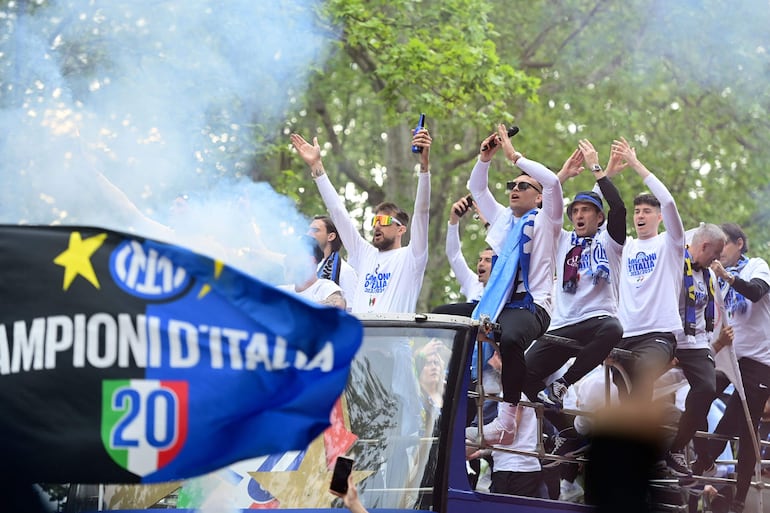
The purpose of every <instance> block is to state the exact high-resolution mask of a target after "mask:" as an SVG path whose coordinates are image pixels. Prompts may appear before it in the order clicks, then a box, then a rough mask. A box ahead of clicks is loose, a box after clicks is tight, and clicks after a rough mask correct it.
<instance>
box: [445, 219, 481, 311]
mask: <svg viewBox="0 0 770 513" xmlns="http://www.w3.org/2000/svg"><path fill="white" fill-rule="evenodd" d="M459 226H460V225H459V224H452V223H447V230H446V257H447V260H449V267H450V268H451V269H452V272H453V273H455V277H456V278H457V282H458V283H459V284H460V293H461V294H462V295H464V296H465V297H466V298H467V300H468V301H478V299H479V298H480V297H481V293H482V292H484V284H483V283H481V282H480V281H479V275H478V274H476V273H475V272H473V270H472V269H471V268H470V266H469V265H468V263H467V262H466V261H465V258H464V257H463V253H462V245H461V244H460V229H459Z"/></svg>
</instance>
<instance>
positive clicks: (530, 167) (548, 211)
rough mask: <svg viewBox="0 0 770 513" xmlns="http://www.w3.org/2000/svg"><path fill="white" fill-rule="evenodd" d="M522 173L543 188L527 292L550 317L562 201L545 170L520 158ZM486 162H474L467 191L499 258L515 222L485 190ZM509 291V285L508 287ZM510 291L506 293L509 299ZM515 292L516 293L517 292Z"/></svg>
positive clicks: (558, 185)
mask: <svg viewBox="0 0 770 513" xmlns="http://www.w3.org/2000/svg"><path fill="white" fill-rule="evenodd" d="M516 166H518V167H519V168H520V169H521V170H522V171H524V172H525V173H527V174H528V175H529V176H531V177H532V178H534V179H535V180H537V181H538V182H539V183H540V185H542V186H543V193H542V197H543V207H542V209H541V211H540V213H539V214H538V215H537V216H535V225H534V235H533V241H532V251H531V252H530V262H531V265H530V267H529V292H530V294H532V298H533V300H534V302H535V304H536V305H539V306H540V307H542V308H543V309H544V310H545V311H546V312H548V315H551V293H552V289H553V276H554V262H555V250H556V241H557V240H558V238H559V232H560V231H561V227H562V224H563V215H564V214H563V212H564V197H563V194H562V190H561V183H560V182H559V178H558V177H557V176H556V175H555V174H554V173H553V172H552V171H551V170H550V169H548V168H547V167H545V166H544V165H542V164H540V163H539V162H535V161H534V160H529V159H527V158H524V157H521V158H519V160H517V161H516ZM488 174H489V162H482V161H481V160H478V161H477V162H476V165H475V166H474V167H473V171H471V177H470V179H469V180H468V189H469V190H470V192H471V194H472V195H473V199H474V201H475V202H476V205H477V206H478V208H479V211H480V212H481V214H482V215H483V216H484V217H485V218H487V219H491V220H492V221H491V225H490V227H489V231H488V232H487V238H486V240H487V243H488V244H489V246H490V247H491V248H492V250H493V251H494V252H495V254H497V255H499V254H500V252H501V251H502V248H503V246H504V245H505V239H506V237H507V236H508V232H509V231H510V230H511V228H512V227H513V224H514V223H516V222H518V221H519V218H517V217H515V216H514V215H513V211H512V210H511V209H510V207H509V206H505V205H502V204H501V203H498V202H497V201H496V200H495V197H494V196H493V195H492V192H491V191H490V190H489V186H488V183H489V179H488ZM511 287H513V284H511ZM511 292H512V290H509V291H508V292H507V293H506V296H505V297H510V293H511ZM517 292H520V290H519V291H517Z"/></svg>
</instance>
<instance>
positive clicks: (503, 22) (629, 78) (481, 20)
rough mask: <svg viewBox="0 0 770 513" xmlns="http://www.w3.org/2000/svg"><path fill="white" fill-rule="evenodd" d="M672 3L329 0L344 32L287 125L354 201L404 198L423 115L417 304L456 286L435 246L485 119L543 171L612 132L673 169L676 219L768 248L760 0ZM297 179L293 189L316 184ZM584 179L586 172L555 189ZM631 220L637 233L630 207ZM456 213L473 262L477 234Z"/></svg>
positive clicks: (500, 179) (629, 183) (496, 182)
mask: <svg viewBox="0 0 770 513" xmlns="http://www.w3.org/2000/svg"><path fill="white" fill-rule="evenodd" d="M669 4H670V3H669V2H663V1H657V2H653V3H649V2H645V1H641V0H636V1H631V2H618V1H613V0H594V1H586V0H560V1H557V2H552V1H538V2H532V3H527V4H521V3H520V4H517V5H515V7H513V6H511V5H510V4H509V3H505V2H499V1H498V2H473V1H454V2H410V1H401V2H377V1H364V0H356V1H348V0H335V1H330V2H327V3H326V4H325V9H324V10H323V14H325V15H326V16H328V19H330V20H332V22H333V24H335V25H336V26H338V27H341V28H340V30H339V32H338V34H339V40H337V41H335V47H334V48H335V50H334V52H333V56H332V58H331V59H329V60H328V61H327V63H326V66H325V69H324V70H323V72H321V73H319V74H317V75H316V76H315V77H314V79H313V82H312V83H311V85H310V87H309V89H308V98H310V99H311V101H310V102H309V105H312V106H313V108H312V109H310V110H309V111H308V113H307V115H306V116H305V117H303V118H301V119H300V120H298V122H297V123H296V124H294V125H293V126H292V129H293V130H297V131H305V132H306V133H316V134H318V135H319V136H320V139H322V140H325V141H331V145H330V146H329V147H328V149H329V151H328V153H327V155H326V157H325V158H326V159H327V162H328V163H331V164H332V165H327V169H329V170H330V177H331V179H332V180H333V182H334V183H335V184H337V186H338V187H340V188H341V189H342V188H343V187H344V186H346V185H347V184H354V187H355V190H356V191H359V192H361V193H362V196H360V197H358V198H357V201H356V200H355V199H354V198H355V195H352V194H350V193H351V190H350V187H348V189H347V192H348V195H347V197H348V198H350V202H351V203H350V204H351V208H353V209H354V210H353V211H354V212H355V214H356V215H357V216H358V215H360V214H361V213H363V211H364V205H372V204H375V203H376V202H377V201H379V200H381V199H382V198H384V197H388V198H396V200H397V201H398V202H399V203H400V204H402V205H410V204H411V201H412V198H413V196H412V193H413V182H414V180H413V176H414V175H413V167H414V164H413V162H414V161H410V160H409V155H408V154H407V150H406V148H407V147H408V139H409V132H408V129H409V128H410V126H411V123H413V122H414V120H416V117H417V113H418V112H419V111H426V112H427V113H428V115H429V118H428V119H429V128H430V129H431V133H432V135H433V137H434V145H433V149H432V151H431V162H432V170H433V172H432V175H433V178H432V181H433V194H432V197H431V228H430V231H431V237H430V244H431V251H430V253H431V261H430V264H429V266H428V268H429V271H428V273H427V274H426V280H425V283H424V285H423V295H422V297H421V303H420V307H421V308H430V307H433V306H435V305H437V304H440V303H442V302H445V301H450V300H457V299H458V295H457V292H456V291H457V286H456V284H454V283H453V280H452V278H451V276H450V275H449V272H448V265H447V264H446V259H445V257H444V254H443V246H444V235H445V233H446V232H445V230H446V219H447V212H448V208H449V205H451V203H452V202H454V201H455V200H457V199H458V198H459V197H460V196H461V195H463V194H464V192H465V182H466V180H467V177H468V175H469V172H470V169H471V167H472V165H473V161H474V159H475V157H476V155H477V152H478V144H479V141H480V140H481V139H482V138H483V137H484V136H486V135H488V134H489V133H490V132H491V131H492V130H493V129H494V126H495V124H496V123H497V122H505V123H509V124H510V123H516V124H518V125H519V126H520V127H521V133H520V134H519V135H517V136H516V138H515V139H514V144H515V146H516V147H517V149H520V150H521V151H523V152H524V153H525V154H526V155H528V156H530V157H531V158H534V159H536V160H539V161H541V162H543V163H544V164H546V165H547V166H549V167H550V168H552V169H554V170H558V168H559V167H560V166H561V164H562V162H563V160H565V159H566V158H567V157H568V156H569V154H570V153H571V151H572V150H573V149H574V148H575V147H576V145H577V141H578V139H580V138H588V139H590V140H591V141H592V142H593V143H594V145H595V146H596V147H597V148H598V149H599V151H600V157H601V158H602V159H604V160H606V159H607V158H608V156H609V147H610V144H611V142H612V140H613V139H615V138H618V137H621V136H622V137H626V138H627V139H628V140H629V141H631V142H632V144H633V145H634V146H635V147H636V148H637V153H638V155H639V157H640V159H641V160H642V161H643V162H644V163H645V164H646V165H647V167H649V168H650V169H651V170H653V172H655V173H656V174H657V175H658V176H659V177H660V178H661V179H662V180H663V182H664V183H666V184H667V186H668V187H669V189H670V190H671V192H672V194H673V195H674V197H675V198H676V200H677V204H678V206H679V210H680V213H681V215H682V218H683V220H684V224H685V226H686V227H688V228H689V227H694V226H697V224H698V223H699V222H714V223H721V222H726V221H735V222H738V223H740V224H741V225H742V226H743V227H744V228H745V229H746V230H747V233H748V234H749V237H750V239H752V241H753V243H752V249H753V252H754V253H755V254H759V255H761V256H765V257H767V256H768V255H770V246H768V239H769V237H768V234H767V232H766V229H765V226H766V223H765V221H766V218H767V216H768V212H767V210H768V209H767V207H766V206H765V205H766V202H765V201H764V198H765V197H766V195H767V189H768V179H767V177H766V176H765V173H764V170H763V166H762V163H763V162H764V161H765V160H766V159H767V158H768V157H769V156H770V155H768V149H767V145H766V144H763V142H764V141H767V140H768V137H769V136H770V132H769V131H768V122H767V115H766V114H767V105H768V93H767V91H766V88H764V87H762V84H763V83H764V79H765V78H767V77H766V75H767V72H768V57H767V49H768V44H767V43H768V41H767V40H766V39H767V38H766V36H765V35H764V32H763V31H762V30H759V27H761V26H763V24H764V26H766V23H767V22H768V21H770V20H769V19H768V17H770V13H768V9H767V8H766V6H765V7H764V8H761V9H760V7H761V5H760V3H759V2H749V3H748V4H746V5H742V6H740V7H736V6H734V5H732V4H727V3H726V2H721V1H716V0H713V1H708V2H705V4H704V5H702V6H701V5H700V4H701V3H700V2H699V3H698V5H697V6H696V5H695V4H691V3H690V2H683V3H677V4H676V5H669ZM747 25H748V26H750V27H754V28H756V29H757V30H748V29H746V27H747ZM439 36H440V37H439ZM339 79H343V82H340V81H339ZM353 88H359V89H357V90H356V91H354V90H353ZM338 93H339V94H338ZM335 125H336V129H335ZM316 130H317V131H316ZM332 132H335V133H332ZM498 159H499V161H496V162H494V163H493V166H492V168H491V171H490V181H491V184H492V186H493V187H497V190H499V191H500V192H499V194H500V195H502V190H501V189H500V186H501V184H502V183H504V181H505V180H506V178H507V177H509V176H510V173H511V172H512V171H511V169H510V168H509V167H507V166H505V165H504V164H503V162H502V159H500V157H498ZM294 166H297V164H296V161H294ZM294 166H293V167H292V169H294V170H295V171H297V170H298V169H299V168H298V167H294ZM377 170H385V172H384V173H382V174H380V173H378V172H377ZM373 175H374V176H373ZM380 175H381V177H382V181H383V182H382V185H380V183H378V179H379V178H380ZM586 175H587V174H586ZM298 176H299V175H298ZM305 176H307V175H305ZM302 183H303V187H304V188H305V195H304V196H303V198H304V197H307V195H313V194H314V193H315V191H314V188H313V185H312V183H310V181H309V180H305V181H303V182H302ZM616 183H617V184H618V186H619V188H620V190H621V193H622V194H623V197H624V198H625V199H626V201H627V202H630V201H631V199H632V198H633V196H635V195H636V194H637V193H639V192H642V190H643V189H644V187H643V184H642V183H641V181H640V180H639V179H638V177H636V175H635V174H634V173H633V172H631V171H627V172H624V173H623V174H622V175H621V176H619V177H618V178H617V179H616ZM591 187H592V178H591V177H590V176H581V177H578V178H577V179H575V180H574V183H569V182H568V183H567V184H566V186H565V195H566V196H567V197H570V196H572V195H574V193H575V192H577V191H578V190H582V189H589V188H591ZM301 205H302V208H303V209H304V208H305V207H306V205H305V202H304V201H303V202H302V203H301ZM307 206H308V207H309V208H310V209H311V210H306V212H312V211H314V210H317V209H318V208H322V207H321V206H320V204H319V203H318V202H315V201H310V202H308V205H307ZM628 224H629V233H630V234H633V230H632V220H631V219H630V216H629V219H628ZM463 225H464V226H463V227H462V228H463V230H462V231H463V233H464V235H463V243H464V250H465V254H466V257H467V258H468V260H469V261H471V262H472V261H474V260H475V255H476V254H477V252H478V251H479V250H481V249H482V248H483V246H484V242H483V233H482V231H481V230H480V229H479V226H478V225H477V224H474V223H469V222H468V221H467V220H464V221H463Z"/></svg>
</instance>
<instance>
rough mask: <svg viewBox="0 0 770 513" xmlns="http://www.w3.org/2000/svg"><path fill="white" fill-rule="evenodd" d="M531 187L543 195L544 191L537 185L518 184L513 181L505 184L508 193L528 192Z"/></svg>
mask: <svg viewBox="0 0 770 513" xmlns="http://www.w3.org/2000/svg"><path fill="white" fill-rule="evenodd" d="M530 187H532V188H533V189H535V190H536V191H537V192H538V193H539V194H542V193H543V191H542V189H538V188H537V186H536V185H534V184H531V183H529V182H516V181H513V180H511V181H510V182H506V184H505V190H507V191H515V190H517V189H518V190H520V191H526V190H527V189H529V188H530Z"/></svg>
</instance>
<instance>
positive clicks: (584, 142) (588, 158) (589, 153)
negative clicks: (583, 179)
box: [578, 139, 599, 167]
mask: <svg viewBox="0 0 770 513" xmlns="http://www.w3.org/2000/svg"><path fill="white" fill-rule="evenodd" d="M578 149H579V150H580V152H581V153H582V154H583V161H584V162H585V163H586V165H587V166H592V167H593V166H595V165H596V164H598V163H599V153H597V151H596V149H595V148H594V145H593V144H591V141H589V140H588V139H580V141H578Z"/></svg>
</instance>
